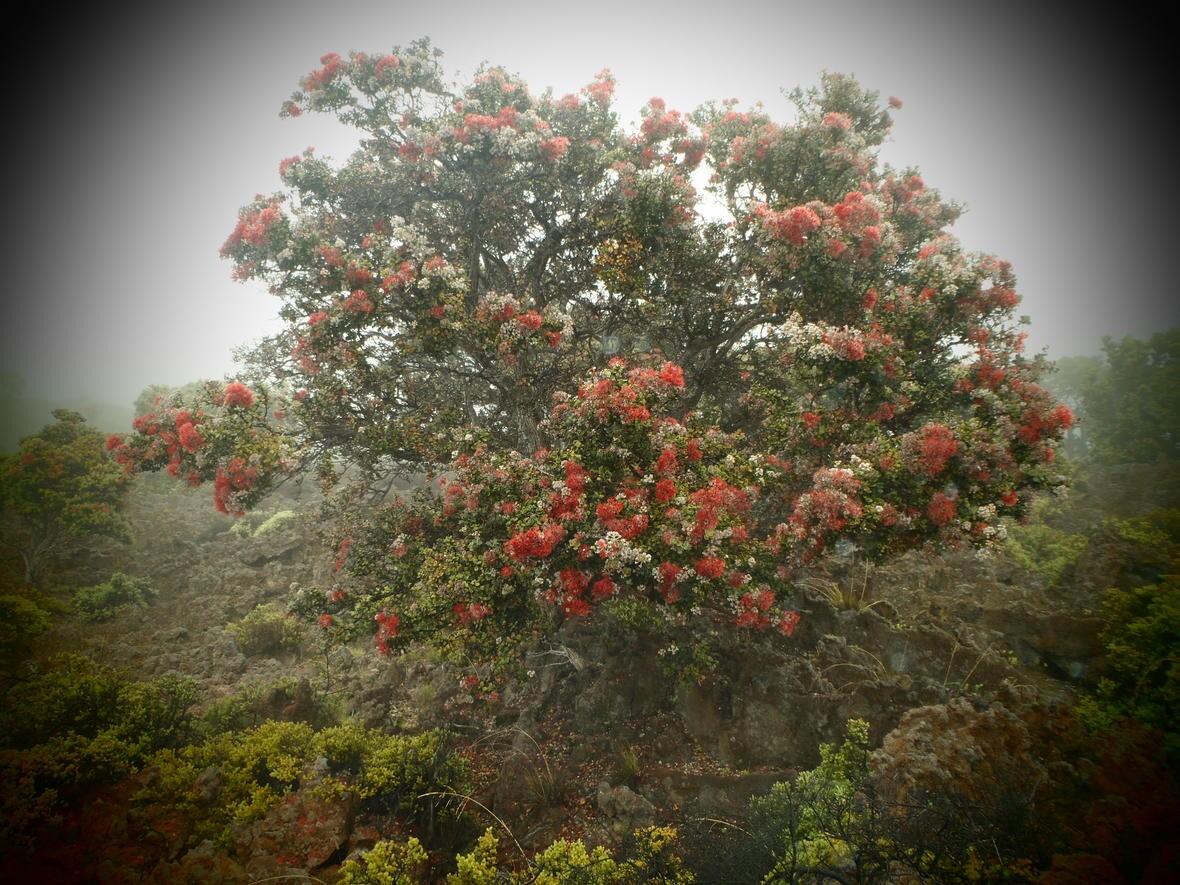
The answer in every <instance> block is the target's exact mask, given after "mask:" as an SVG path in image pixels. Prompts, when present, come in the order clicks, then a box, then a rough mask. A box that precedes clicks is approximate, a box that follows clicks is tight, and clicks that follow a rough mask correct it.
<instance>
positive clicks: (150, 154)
mask: <svg viewBox="0 0 1180 885" xmlns="http://www.w3.org/2000/svg"><path fill="white" fill-rule="evenodd" d="M21 15H22V14H21V13H16V12H7V13H4V24H5V27H4V31H5V32H6V34H7V36H6V37H4V38H3V39H4V41H5V44H6V45H5V49H6V59H7V60H8V76H9V85H8V89H7V90H6V93H7V94H6V97H7V99H8V102H7V105H8V106H7V114H8V116H9V120H10V125H9V126H7V127H5V128H6V130H7V133H6V136H5V139H4V148H3V150H4V164H3V169H4V177H5V198H6V199H5V212H4V216H5V219H4V244H5V252H6V255H7V258H8V260H7V262H6V268H5V273H4V274H3V278H2V284H0V285H2V291H3V292H4V306H3V322H2V324H0V329H2V339H0V344H2V349H0V448H5V449H7V448H11V447H13V446H15V443H16V440H17V439H18V438H19V436H21V435H23V434H26V433H29V432H32V431H35V430H36V429H37V428H39V427H40V426H41V425H42V424H44V423H46V422H47V421H48V420H49V411H50V410H51V409H52V408H54V407H57V406H68V407H71V408H75V409H78V410H79V411H82V412H83V414H85V415H87V417H88V418H89V419H90V420H91V421H93V422H95V423H96V424H98V425H99V426H100V427H102V428H103V429H104V430H120V429H125V428H126V427H127V426H128V424H129V422H130V419H131V417H132V408H131V403H132V402H133V400H134V399H135V397H136V396H137V395H138V393H139V392H140V391H141V390H143V388H145V387H146V386H148V385H149V384H168V385H181V384H185V383H187V382H189V381H193V380H196V379H198V378H206V377H222V376H224V375H227V374H230V373H232V371H233V357H232V351H233V350H234V349H235V348H237V347H239V346H241V345H243V344H246V343H248V342H250V341H251V340H253V339H256V338H258V337H260V336H263V335H266V334H268V333H270V332H273V331H276V330H277V329H278V328H279V327H280V323H279V321H278V319H277V308H278V302H277V300H276V299H274V298H273V297H271V296H269V295H267V294H266V292H265V291H264V290H263V289H262V288H261V287H260V286H257V285H242V284H239V283H234V282H233V281H232V280H231V279H230V267H229V264H228V262H224V261H222V260H221V259H220V258H219V257H218V254H217V253H218V249H219V247H220V245H221V243H222V241H223V240H224V239H225V237H226V235H227V234H228V233H229V231H230V230H231V229H232V227H233V225H234V223H235V220H236V215H237V210H238V208H239V207H240V206H241V205H242V204H244V203H246V202H247V201H249V200H250V199H251V198H252V197H253V195H254V194H256V193H259V192H262V193H266V192H270V191H273V190H276V189H277V188H278V187H279V184H280V182H279V177H278V171H277V167H278V163H279V161H280V160H281V159H282V158H284V157H287V156H291V155H293V154H297V153H300V152H302V151H303V150H304V149H305V148H306V147H308V146H310V145H314V146H315V148H316V150H317V153H319V154H320V155H321V156H330V157H332V158H334V159H337V160H341V159H343V158H344V157H345V156H347V154H348V153H349V152H350V151H351V149H352V147H353V146H354V144H355V139H354V136H353V135H352V133H351V132H350V131H349V130H347V129H345V128H344V127H341V126H339V125H338V124H335V123H334V122H333V121H332V120H329V119H328V118H325V117H320V116H317V115H305V116H303V117H300V118H299V119H294V120H281V119H279V117H278V110H279V106H280V105H281V103H282V102H283V100H285V99H286V98H287V97H288V96H289V94H290V93H291V92H292V91H293V90H294V89H295V88H296V86H297V83H298V80H299V78H300V77H301V76H303V75H304V74H305V73H307V72H308V71H310V70H311V69H312V68H314V67H316V66H317V65H318V60H319V57H320V56H321V55H322V54H324V53H326V52H333V51H334V52H339V53H341V54H345V53H347V52H348V51H349V50H360V51H366V52H371V53H379V52H383V51H388V49H389V48H390V47H392V46H393V45H395V44H398V45H405V44H408V43H409V42H410V41H412V40H414V39H415V38H418V37H421V36H427V37H430V38H431V40H432V41H433V42H434V44H435V45H436V46H437V47H439V48H440V49H442V50H443V51H444V53H445V55H444V57H443V64H444V68H445V69H446V70H447V71H448V73H450V74H452V75H453V77H454V78H455V79H456V80H459V81H463V80H466V79H467V78H468V77H470V75H471V74H472V73H473V72H474V71H475V69H476V68H477V67H478V66H479V64H480V63H481V62H483V61H485V60H486V61H489V62H491V63H493V64H500V65H503V66H504V67H505V68H507V69H509V70H511V71H514V72H516V73H519V74H521V75H522V76H523V77H524V78H525V80H527V81H528V82H529V84H530V86H531V87H532V89H533V90H534V91H535V92H540V91H542V90H543V89H544V88H545V87H547V86H552V87H553V89H554V91H555V92H556V93H558V94H561V93H564V92H572V91H576V90H578V89H579V88H581V87H582V86H583V85H585V84H586V83H588V82H590V80H591V79H592V78H593V76H594V74H595V73H596V72H597V71H598V70H600V69H601V68H603V67H609V68H610V69H611V70H612V71H613V72H614V75H615V77H616V78H617V80H618V89H617V92H616V96H615V97H616V102H615V107H616V109H617V110H618V112H619V113H620V116H621V117H622V118H623V120H625V121H626V120H635V119H638V111H639V108H640V107H641V106H642V105H643V104H644V103H645V102H646V101H647V100H648V99H649V98H650V97H652V96H654V95H660V96H662V97H663V98H665V99H666V100H667V103H668V106H669V107H671V108H676V109H679V110H683V111H689V110H691V109H693V108H694V107H696V106H697V105H699V104H701V103H703V102H705V101H709V100H715V99H716V100H720V99H725V98H728V97H731V96H732V97H737V98H739V99H740V100H741V103H742V106H743V107H745V106H749V105H752V104H754V103H755V102H759V101H761V102H763V103H764V105H765V106H766V109H767V110H768V111H769V112H770V114H771V116H772V117H774V118H776V119H778V120H780V121H781V120H785V119H789V118H790V117H791V113H792V108H791V106H790V103H789V102H788V100H787V99H786V97H785V96H784V95H783V90H790V89H791V88H794V87H796V86H802V87H808V86H812V85H815V84H816V83H817V82H818V79H819V75H820V73H821V72H822V71H824V70H830V71H840V72H845V73H851V74H854V75H856V76H857V78H858V79H859V80H860V81H861V83H862V84H864V85H865V86H866V87H868V88H870V89H874V90H878V91H879V92H880V93H881V94H882V97H883V98H884V97H886V96H889V95H896V96H898V97H899V98H901V99H902V100H903V102H904V107H903V108H902V109H901V110H900V111H898V112H896V113H895V114H894V118H895V127H894V132H893V136H892V138H891V140H890V141H889V142H888V143H887V144H886V145H885V147H884V149H883V151H882V157H883V159H884V160H885V161H886V162H889V163H892V164H893V165H895V166H900V167H905V166H916V167H918V168H919V170H920V171H921V173H922V175H923V177H924V178H925V180H926V182H927V183H928V184H930V185H931V186H933V187H936V188H938V189H939V190H940V191H941V192H942V193H943V195H944V196H946V197H948V198H951V199H954V200H957V201H960V202H962V203H964V204H965V205H966V207H967V213H966V215H965V216H964V217H963V218H962V219H961V220H960V221H959V222H958V223H957V224H956V225H955V227H954V228H953V230H954V231H955V232H956V234H957V235H958V236H959V238H960V239H961V240H962V241H963V243H964V244H965V246H966V247H967V248H969V249H974V250H981V251H988V252H995V253H997V254H998V255H1000V256H1001V257H1004V258H1006V259H1009V260H1011V261H1012V262H1013V264H1014V266H1015V269H1016V272H1017V275H1018V280H1019V283H1020V286H1019V291H1020V293H1021V295H1022V296H1023V299H1024V301H1023V305H1022V307H1021V312H1022V313H1025V314H1027V315H1029V316H1030V317H1031V319H1032V324H1031V326H1030V327H1029V332H1030V339H1029V340H1030V348H1031V349H1034V350H1040V349H1047V351H1048V353H1049V355H1050V356H1051V357H1062V356H1067V355H1072V354H1090V353H1096V352H1097V351H1098V349H1099V347H1100V344H1101V339H1102V337H1103V336H1104V335H1113V336H1115V337H1121V336H1123V335H1135V336H1137V337H1145V336H1148V335H1150V334H1151V333H1152V332H1155V331H1159V330H1162V329H1164V328H1167V327H1169V326H1172V325H1174V324H1176V323H1177V322H1178V320H1180V316H1178V310H1177V299H1176V298H1175V297H1174V292H1175V284H1174V283H1173V282H1172V280H1171V276H1170V273H1169V271H1170V264H1171V256H1172V254H1173V253H1174V249H1175V246H1174V231H1173V227H1172V225H1174V223H1175V222H1174V220H1173V217H1172V216H1173V212H1172V206H1173V205H1175V198H1176V190H1177V187H1176V181H1175V178H1174V176H1173V174H1172V171H1171V160H1172V153H1173V152H1172V148H1171V141H1170V140H1169V139H1168V138H1167V128H1168V126H1169V122H1168V118H1169V116H1170V114H1169V113H1168V102H1167V101H1166V92H1165V90H1166V89H1167V87H1168V86H1169V85H1170V81H1171V77H1169V76H1167V75H1166V74H1164V73H1161V71H1160V70H1159V66H1160V64H1161V62H1162V60H1164V59H1166V58H1167V57H1168V55H1169V53H1168V51H1167V44H1169V43H1170V42H1171V41H1172V39H1173V38H1174V36H1175V28H1174V26H1173V23H1172V21H1171V20H1170V19H1169V18H1163V17H1158V18H1152V17H1149V16H1146V14H1143V13H1135V14H1134V15H1130V14H1128V15H1123V14H1121V13H1120V17H1117V18H1116V17H1114V15H1113V13H1112V11H1111V10H1109V9H1107V10H1105V11H1102V12H1099V11H1089V10H1083V9H1081V8H1080V7H1079V5H1077V4H1049V3H1046V4H1023V5H1018V4H1005V3H979V4H959V3H949V2H936V0H896V2H871V0H860V2H850V0H839V2H824V3H820V2H818V0H813V2H811V3H802V2H754V0H732V2H728V3H725V4H715V3H702V2H652V3H639V2H629V3H624V2H616V0H609V2H608V0H603V2H596V3H581V4H569V5H559V4H555V3H552V2H549V3H540V2H522V3H512V4H488V3H480V2H441V3H433V4H430V5H427V4H425V3H403V2H368V3H366V2H338V3H333V4H331V5H329V4H323V3H304V2H270V0H254V2H238V3H235V4H230V3H222V2H208V3H186V4H162V3H155V4H148V3H127V4H102V5H101V6H98V5H96V6H95V7H93V8H91V9H90V10H89V11H87V12H83V13H80V14H79V16H78V17H74V18H65V17H60V16H59V17H57V18H54V19H53V20H52V21H46V20H35V19H31V18H28V17H27V15H28V13H24V14H23V15H25V16H26V17H24V18H22V17H21ZM1159 15H1160V16H1163V15H1164V14H1163V13H1160V14H1159Z"/></svg>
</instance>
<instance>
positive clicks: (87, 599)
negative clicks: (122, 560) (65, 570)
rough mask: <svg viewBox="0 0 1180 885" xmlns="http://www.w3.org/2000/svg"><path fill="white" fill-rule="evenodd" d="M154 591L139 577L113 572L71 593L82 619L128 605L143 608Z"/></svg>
mask: <svg viewBox="0 0 1180 885" xmlns="http://www.w3.org/2000/svg"><path fill="white" fill-rule="evenodd" d="M155 595H156V594H155V591H154V590H152V588H151V584H149V583H148V582H147V581H146V580H144V579H143V578H133V577H131V576H130V575H125V574H123V573H122V572H116V573H115V574H113V575H111V576H110V578H108V579H107V580H106V581H103V582H102V583H101V584H95V585H93V586H91V587H82V588H80V589H79V590H77V591H76V592H75V593H74V606H75V607H76V608H77V609H78V611H79V613H80V614H81V615H82V617H83V619H85V620H87V621H104V620H106V619H108V618H112V617H114V616H115V615H116V614H118V613H119V612H120V611H122V610H124V609H126V608H130V607H132V606H134V607H136V608H145V607H146V606H147V604H148V603H149V602H151V601H152V599H153V598H154V597H155Z"/></svg>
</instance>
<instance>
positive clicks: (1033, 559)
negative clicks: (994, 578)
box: [1005, 522, 1087, 586]
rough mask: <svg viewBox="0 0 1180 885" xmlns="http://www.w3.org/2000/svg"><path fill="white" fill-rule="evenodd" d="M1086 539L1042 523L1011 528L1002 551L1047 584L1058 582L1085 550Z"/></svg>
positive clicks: (1083, 536)
mask: <svg viewBox="0 0 1180 885" xmlns="http://www.w3.org/2000/svg"><path fill="white" fill-rule="evenodd" d="M1086 543H1087V541H1086V536H1085V535H1075V534H1070V533H1068V532H1063V531H1061V530H1060V529H1057V528H1054V527H1053V526H1050V525H1046V524H1045V523H1036V522H1034V523H1030V524H1028V525H1014V526H1012V527H1011V528H1010V529H1009V530H1008V540H1007V542H1006V544H1005V549H1006V551H1007V553H1008V555H1009V556H1010V557H1011V558H1012V560H1013V561H1014V562H1015V563H1016V564H1017V565H1019V566H1020V567H1021V568H1023V569H1026V570H1027V571H1029V572H1032V573H1033V574H1034V575H1037V576H1038V577H1040V578H1041V579H1042V580H1043V581H1045V583H1046V584H1048V585H1050V586H1052V585H1054V584H1056V583H1057V581H1058V580H1059V579H1060V578H1061V576H1062V574H1063V573H1064V572H1065V570H1066V569H1067V568H1069V566H1071V565H1073V564H1074V563H1075V562H1076V561H1077V559H1078V557H1079V556H1080V555H1081V553H1082V551H1083V550H1085V549H1086Z"/></svg>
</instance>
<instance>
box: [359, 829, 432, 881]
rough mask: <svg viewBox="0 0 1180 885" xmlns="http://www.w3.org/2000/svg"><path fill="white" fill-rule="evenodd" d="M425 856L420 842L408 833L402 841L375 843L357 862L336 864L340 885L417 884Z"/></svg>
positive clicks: (423, 870) (426, 859) (421, 875)
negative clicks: (408, 836) (408, 835)
mask: <svg viewBox="0 0 1180 885" xmlns="http://www.w3.org/2000/svg"><path fill="white" fill-rule="evenodd" d="M427 861H428V858H427V856H426V851H425V849H423V848H422V843H421V842H419V841H418V840H417V839H415V838H414V837H413V836H411V837H410V838H409V839H407V840H406V841H405V842H395V841H393V840H386V841H382V842H378V843H377V844H376V845H374V846H373V847H372V848H371V849H370V850H369V851H367V852H365V856H364V858H363V859H362V860H361V861H355V860H350V861H346V862H345V863H344V865H343V866H341V867H340V879H339V882H340V885H420V883H421V882H424V881H425V876H426V864H427Z"/></svg>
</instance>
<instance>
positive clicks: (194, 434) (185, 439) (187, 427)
mask: <svg viewBox="0 0 1180 885" xmlns="http://www.w3.org/2000/svg"><path fill="white" fill-rule="evenodd" d="M176 436H177V438H178V439H179V440H180V444H181V445H182V446H183V447H184V450H185V451H186V452H195V451H197V449H199V448H200V447H201V446H203V445H204V444H205V438H204V437H203V436H201V432H200V431H199V430H197V428H196V427H194V426H193V425H192V424H181V425H180V426H179V427H178V428H177V429H176Z"/></svg>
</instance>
